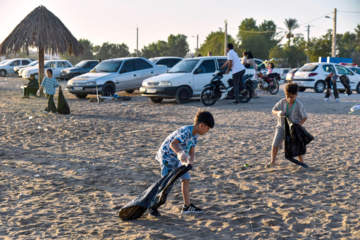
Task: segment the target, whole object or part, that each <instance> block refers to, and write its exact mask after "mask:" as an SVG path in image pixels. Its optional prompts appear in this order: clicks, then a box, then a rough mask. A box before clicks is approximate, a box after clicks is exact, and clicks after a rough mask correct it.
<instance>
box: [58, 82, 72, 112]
mask: <svg viewBox="0 0 360 240" xmlns="http://www.w3.org/2000/svg"><path fill="white" fill-rule="evenodd" d="M57 110H58V113H60V114H70V107H69V104H68V103H67V102H66V99H65V96H64V93H63V91H62V89H61V86H59V94H58V107H57Z"/></svg>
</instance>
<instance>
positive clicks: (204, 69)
mask: <svg viewBox="0 0 360 240" xmlns="http://www.w3.org/2000/svg"><path fill="white" fill-rule="evenodd" d="M215 71H216V66H215V59H208V60H203V61H202V62H201V63H200V64H199V65H198V67H197V68H195V70H194V72H193V91H194V95H199V94H200V93H201V92H202V90H203V89H204V86H205V85H206V84H209V83H210V81H211V79H212V78H213V76H212V75H213V74H214V73H215Z"/></svg>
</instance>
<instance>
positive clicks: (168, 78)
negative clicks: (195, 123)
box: [140, 56, 232, 104]
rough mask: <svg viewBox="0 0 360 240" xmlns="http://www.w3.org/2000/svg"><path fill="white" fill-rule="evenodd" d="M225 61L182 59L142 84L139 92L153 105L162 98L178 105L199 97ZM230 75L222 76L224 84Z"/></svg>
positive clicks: (201, 58) (218, 59) (212, 58)
mask: <svg viewBox="0 0 360 240" xmlns="http://www.w3.org/2000/svg"><path fill="white" fill-rule="evenodd" d="M226 61H227V59H226V57H224V56H218V57H216V56H212V57H195V58H187V59H183V60H182V61H181V62H179V63H178V64H176V65H175V66H174V67H173V68H172V69H170V71H169V72H167V73H165V74H162V75H160V76H156V77H152V78H149V79H147V80H145V81H143V83H142V87H141V88H140V92H141V93H142V96H145V97H148V98H149V100H150V101H151V102H153V103H160V102H162V100H163V99H164V98H166V99H173V98H175V100H176V102H177V103H179V104H182V103H186V102H188V101H189V100H190V99H191V98H194V97H198V96H200V94H201V92H202V90H203V89H204V86H205V85H206V84H209V83H210V80H211V79H212V78H213V74H214V73H215V71H216V70H218V69H219V68H220V67H221V66H222V65H223V64H224V63H225V62H226ZM231 77H232V75H231V72H230V74H227V75H224V78H223V79H222V81H223V82H224V83H226V85H227V81H228V80H229V79H231Z"/></svg>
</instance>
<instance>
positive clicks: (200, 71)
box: [194, 68, 202, 74]
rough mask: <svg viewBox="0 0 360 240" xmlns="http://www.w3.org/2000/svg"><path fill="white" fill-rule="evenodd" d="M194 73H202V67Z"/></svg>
mask: <svg viewBox="0 0 360 240" xmlns="http://www.w3.org/2000/svg"><path fill="white" fill-rule="evenodd" d="M194 73H195V74H199V73H202V69H200V68H198V69H196V70H195V72H194Z"/></svg>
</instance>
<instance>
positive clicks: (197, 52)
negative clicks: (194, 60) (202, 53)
mask: <svg viewBox="0 0 360 240" xmlns="http://www.w3.org/2000/svg"><path fill="white" fill-rule="evenodd" d="M191 37H195V36H191ZM198 54H199V34H197V35H196V54H195V57H197V55H198Z"/></svg>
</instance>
